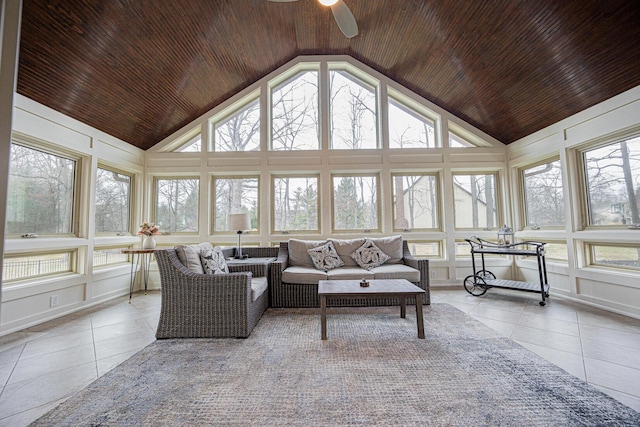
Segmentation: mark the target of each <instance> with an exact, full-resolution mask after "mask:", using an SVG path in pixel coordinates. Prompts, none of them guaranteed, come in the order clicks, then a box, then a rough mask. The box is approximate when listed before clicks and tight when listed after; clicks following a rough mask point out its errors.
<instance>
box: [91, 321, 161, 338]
mask: <svg viewBox="0 0 640 427" xmlns="http://www.w3.org/2000/svg"><path fill="white" fill-rule="evenodd" d="M149 331H152V332H155V330H152V329H151V326H150V325H149V323H147V321H146V319H145V318H138V319H134V320H127V321H126V322H121V323H114V324H111V325H107V326H101V327H99V328H94V329H93V337H94V340H95V341H96V342H97V341H103V340H106V339H113V338H117V337H121V336H126V335H131V334H134V333H138V332H141V333H145V332H147V333H148V332H149Z"/></svg>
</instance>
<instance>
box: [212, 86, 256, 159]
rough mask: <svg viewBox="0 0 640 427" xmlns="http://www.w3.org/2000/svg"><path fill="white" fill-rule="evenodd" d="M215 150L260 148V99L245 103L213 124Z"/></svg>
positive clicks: (252, 149) (253, 149) (254, 149)
mask: <svg viewBox="0 0 640 427" xmlns="http://www.w3.org/2000/svg"><path fill="white" fill-rule="evenodd" d="M213 129H214V130H213V150H214V151H222V152H224V151H257V150H260V99H259V98H255V99H254V100H253V101H250V102H248V103H246V104H243V105H242V107H241V108H240V109H239V110H236V111H235V112H234V113H232V114H231V115H230V116H228V117H226V118H225V119H222V120H220V121H218V122H216V123H214V126H213Z"/></svg>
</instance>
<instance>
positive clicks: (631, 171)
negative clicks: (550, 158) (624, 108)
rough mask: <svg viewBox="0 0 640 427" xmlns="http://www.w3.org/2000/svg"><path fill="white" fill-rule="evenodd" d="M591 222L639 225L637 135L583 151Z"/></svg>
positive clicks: (639, 150)
mask: <svg viewBox="0 0 640 427" xmlns="http://www.w3.org/2000/svg"><path fill="white" fill-rule="evenodd" d="M583 158H584V166H585V172H586V180H587V197H588V201H589V224H590V225H605V226H606V225H610V226H611V225H628V224H640V215H639V211H640V204H639V202H640V137H639V136H636V137H633V138H629V139H627V140H625V141H620V142H615V143H613V144H609V145H605V146H603V147H599V148H596V149H593V150H588V151H585V152H584V155H583Z"/></svg>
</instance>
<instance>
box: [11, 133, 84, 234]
mask: <svg viewBox="0 0 640 427" xmlns="http://www.w3.org/2000/svg"><path fill="white" fill-rule="evenodd" d="M75 175H76V161H75V160H72V159H69V158H66V157H62V156H59V155H56V154H52V153H47V152H44V151H40V150H35V149H32V148H28V147H25V146H22V145H18V144H12V146H11V159H10V165H9V189H8V195H7V213H6V215H7V224H6V227H7V228H6V230H7V233H8V234H25V233H37V234H69V233H72V232H73V210H74V209H73V207H74V187H75Z"/></svg>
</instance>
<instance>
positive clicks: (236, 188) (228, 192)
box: [213, 177, 258, 232]
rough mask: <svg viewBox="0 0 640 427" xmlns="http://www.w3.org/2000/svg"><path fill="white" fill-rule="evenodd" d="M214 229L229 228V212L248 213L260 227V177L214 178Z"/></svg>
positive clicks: (252, 222)
mask: <svg viewBox="0 0 640 427" xmlns="http://www.w3.org/2000/svg"><path fill="white" fill-rule="evenodd" d="M213 197H214V203H215V207H214V212H215V218H214V231H217V232H219V231H229V230H227V221H228V217H229V214H234V213H248V214H249V217H250V218H251V229H252V230H257V229H258V178H253V177H242V178H214V196H213Z"/></svg>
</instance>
